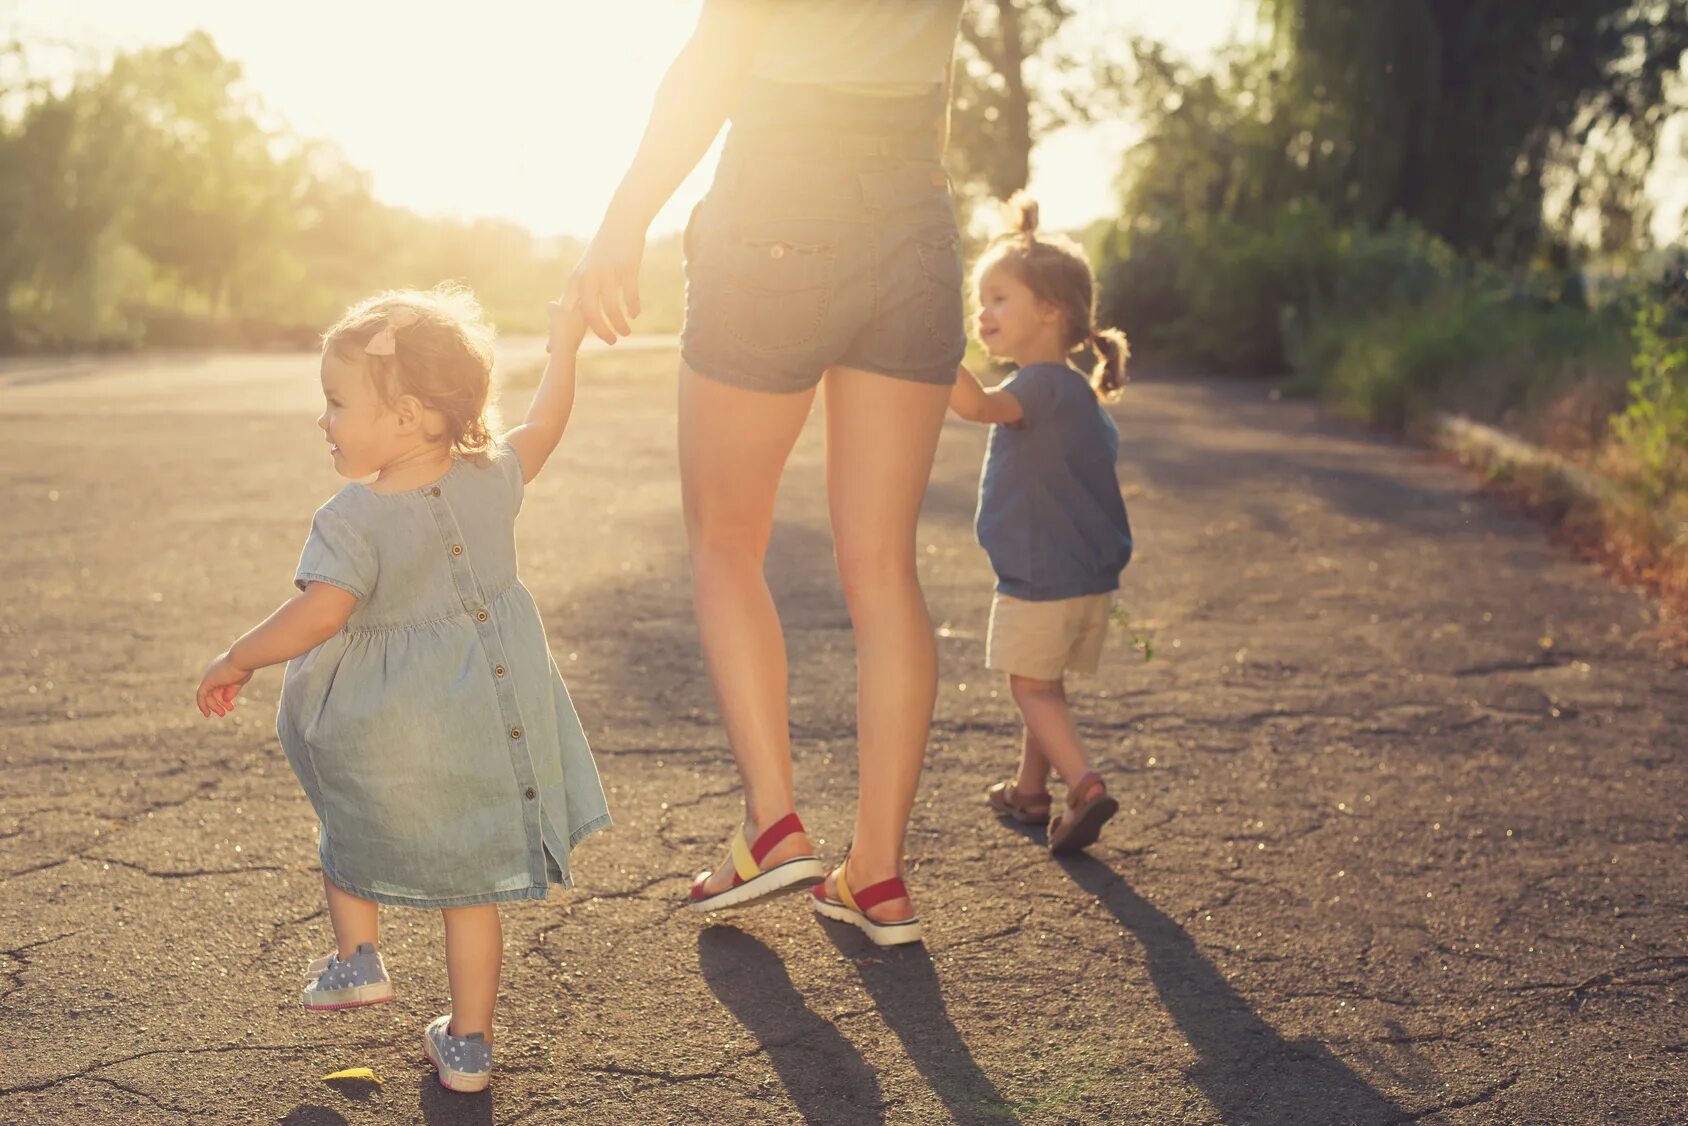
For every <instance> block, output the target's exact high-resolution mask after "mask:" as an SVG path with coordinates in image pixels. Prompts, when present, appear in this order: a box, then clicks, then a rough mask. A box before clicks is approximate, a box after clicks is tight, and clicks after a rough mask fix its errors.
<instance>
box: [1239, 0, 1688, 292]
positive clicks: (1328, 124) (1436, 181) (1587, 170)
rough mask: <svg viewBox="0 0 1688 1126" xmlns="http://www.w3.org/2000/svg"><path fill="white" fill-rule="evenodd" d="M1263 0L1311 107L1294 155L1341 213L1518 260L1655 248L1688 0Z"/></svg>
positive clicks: (1287, 83) (1281, 83) (1289, 93)
mask: <svg viewBox="0 0 1688 1126" xmlns="http://www.w3.org/2000/svg"><path fill="white" fill-rule="evenodd" d="M1261 8H1262V11H1263V13H1264V14H1265V15H1266V16H1267V18H1268V19H1269V20H1270V21H1271V24H1272V28H1273V32H1274V38H1273V41H1272V44H1271V50H1272V59H1273V65H1274V68H1275V70H1274V72H1275V74H1276V75H1277V81H1276V82H1275V84H1274V85H1275V98H1276V101H1277V102H1278V103H1279V104H1283V105H1289V106H1293V107H1295V113H1294V116H1295V117H1296V118H1297V119H1298V120H1299V121H1300V123H1301V127H1302V128H1303V129H1304V130H1305V133H1304V134H1301V135H1298V136H1297V137H1296V139H1295V144H1294V146H1293V147H1292V148H1291V149H1289V150H1285V151H1287V152H1288V154H1289V155H1290V156H1291V158H1292V160H1293V162H1294V163H1296V164H1297V165H1298V166H1299V167H1300V169H1301V170H1302V176H1301V179H1302V180H1304V181H1305V182H1306V183H1307V184H1308V185H1309V187H1311V188H1312V189H1313V190H1316V191H1318V194H1319V198H1320V199H1321V200H1323V201H1325V202H1326V203H1328V204H1330V205H1332V206H1333V207H1334V208H1336V213H1337V216H1338V219H1339V221H1341V222H1342V223H1344V224H1350V223H1358V224H1362V225H1368V226H1375V225H1378V224H1381V223H1384V222H1386V221H1388V220H1389V219H1390V218H1391V217H1393V216H1396V215H1400V216H1402V217H1404V218H1407V219H1409V220H1411V221H1413V222H1415V223H1417V224H1419V225H1420V226H1422V227H1424V228H1425V229H1426V230H1428V231H1431V232H1432V233H1434V234H1435V235H1437V237H1439V238H1441V239H1443V240H1444V241H1446V242H1447V243H1449V244H1450V245H1451V246H1453V247H1454V248H1455V249H1456V250H1458V251H1460V252H1461V253H1462V254H1467V255H1475V256H1478V257H1481V258H1484V259H1487V260H1492V261H1499V262H1502V263H1505V264H1508V265H1523V264H1525V263H1528V262H1530V261H1531V260H1532V259H1534V258H1535V257H1536V256H1537V255H1538V254H1539V253H1540V252H1542V251H1544V250H1546V251H1548V252H1549V253H1558V252H1560V249H1561V248H1562V247H1563V246H1565V245H1569V244H1573V243H1582V244H1586V245H1588V246H1589V247H1590V249H1593V250H1595V251H1597V252H1602V253H1607V254H1617V255H1628V254H1633V252H1634V251H1636V250H1637V249H1639V244H1640V243H1641V242H1642V241H1643V239H1644V235H1643V232H1644V231H1645V228H1646V220H1647V217H1648V206H1649V205H1648V201H1647V197H1646V194H1645V192H1644V190H1643V188H1644V184H1645V181H1646V179H1647V175H1648V172H1649V171H1650V169H1651V167H1652V164H1653V158H1654V155H1655V152H1656V149H1657V142H1658V137H1659V130H1660V127H1661V126H1662V125H1663V123H1664V121H1665V119H1666V118H1667V117H1668V116H1669V115H1670V114H1671V112H1673V109H1674V108H1680V104H1681V103H1680V101H1679V100H1677V99H1676V98H1675V95H1677V94H1679V93H1680V92H1681V90H1682V88H1683V86H1682V63H1683V56H1684V52H1688V7H1684V6H1683V5H1682V4H1681V3H1680V2H1671V0H1534V2H1532V3H1529V4H1520V3H1516V2H1514V0H1466V2H1463V3H1457V4H1455V3H1447V2H1445V0H1390V2H1389V3H1379V4H1355V3H1352V2H1351V0H1261ZM1673 102H1674V103H1675V104H1674V106H1673ZM1331 185H1336V186H1338V187H1339V189H1340V191H1339V192H1338V193H1336V194H1332V193H1331V192H1330V191H1329V186H1331ZM1544 205H1546V206H1545V209H1544Z"/></svg>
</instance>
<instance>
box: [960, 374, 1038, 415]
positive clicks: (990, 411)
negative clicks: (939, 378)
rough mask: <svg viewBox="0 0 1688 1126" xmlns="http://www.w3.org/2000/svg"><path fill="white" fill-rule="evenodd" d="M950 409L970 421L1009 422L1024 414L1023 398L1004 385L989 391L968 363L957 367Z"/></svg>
mask: <svg viewBox="0 0 1688 1126" xmlns="http://www.w3.org/2000/svg"><path fill="white" fill-rule="evenodd" d="M950 409H951V410H953V411H954V412H955V413H956V414H958V415H960V416H961V417H962V418H965V419H967V420H968V421H970V422H992V423H1002V424H1007V423H1011V422H1019V421H1020V420H1021V419H1022V418H1024V417H1025V412H1024V411H1023V410H1021V409H1020V400H1018V399H1016V398H1015V397H1014V393H1013V392H1012V391H1004V390H1002V389H1001V388H997V389H996V390H992V391H986V390H985V389H984V388H983V387H981V386H980V385H979V381H978V379H976V378H975V377H974V375H973V373H972V372H970V371H968V370H967V369H966V368H965V367H960V368H957V369H956V372H955V389H954V390H953V391H951V392H950Z"/></svg>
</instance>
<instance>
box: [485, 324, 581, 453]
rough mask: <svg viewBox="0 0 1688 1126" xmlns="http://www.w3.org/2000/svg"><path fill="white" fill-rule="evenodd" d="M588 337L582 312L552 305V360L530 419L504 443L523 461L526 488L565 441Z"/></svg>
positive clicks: (505, 438)
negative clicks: (583, 345)
mask: <svg viewBox="0 0 1688 1126" xmlns="http://www.w3.org/2000/svg"><path fill="white" fill-rule="evenodd" d="M585 335H586V318H585V317H583V316H581V315H580V313H579V312H564V311H562V310H560V309H559V308H558V306H557V305H556V304H552V306H551V341H550V343H548V344H547V345H546V346H545V350H546V351H547V352H549V353H550V354H551V358H550V359H549V360H547V361H546V362H545V375H544V377H543V378H541V379H540V381H539V389H538V390H537V391H535V392H534V393H533V402H532V404H530V405H529V406H528V412H527V418H526V419H524V420H523V422H522V424H521V425H520V426H518V427H516V428H515V429H514V430H512V431H510V432H509V433H508V434H506V435H504V440H505V441H507V442H509V443H510V445H511V446H513V447H514V448H515V451H516V456H517V457H519V458H521V462H522V483H523V484H526V483H527V482H529V481H531V480H533V479H534V478H535V477H537V476H539V470H540V469H541V468H542V467H543V466H544V465H545V461H546V459H547V458H549V457H550V456H551V451H552V450H555V449H556V448H557V443H558V442H560V441H562V440H563V430H564V428H565V427H567V426H568V424H569V414H570V412H572V411H573V410H574V368H575V357H576V354H577V353H578V352H579V351H580V341H581V338H583V337H584V336H585Z"/></svg>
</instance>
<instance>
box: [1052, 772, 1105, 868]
mask: <svg viewBox="0 0 1688 1126" xmlns="http://www.w3.org/2000/svg"><path fill="white" fill-rule="evenodd" d="M1118 812H1119V801H1118V800H1117V799H1116V798H1114V797H1113V796H1112V795H1111V794H1109V793H1108V787H1107V786H1106V785H1105V784H1104V783H1103V782H1102V776H1101V775H1100V774H1097V773H1096V772H1095V771H1091V772H1090V773H1089V774H1086V775H1085V776H1084V777H1083V778H1080V779H1079V780H1078V781H1077V782H1075V783H1073V784H1072V785H1071V786H1069V787H1067V806H1066V808H1065V809H1063V810H1062V811H1061V812H1060V813H1058V814H1056V815H1055V819H1054V820H1053V821H1051V822H1050V823H1049V851H1050V852H1052V853H1054V854H1055V855H1056V856H1067V855H1070V854H1072V853H1075V852H1078V851H1080V850H1081V849H1084V848H1087V847H1089V846H1090V845H1093V844H1095V843H1096V838H1097V837H1099V836H1101V835H1102V826H1103V825H1106V824H1107V823H1108V822H1109V820H1111V819H1112V818H1113V816H1114V814H1116V813H1118Z"/></svg>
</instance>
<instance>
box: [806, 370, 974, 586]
mask: <svg viewBox="0 0 1688 1126" xmlns="http://www.w3.org/2000/svg"><path fill="white" fill-rule="evenodd" d="M949 394H950V389H949V388H948V387H946V386H942V385H937V384H930V383H917V382H914V381H911V380H907V379H896V378H892V377H890V376H885V375H880V374H877V373H875V372H869V371H862V370H860V369H857V368H846V367H835V368H832V369H830V370H829V371H828V372H827V374H826V472H827V503H828V507H829V509H830V513H831V517H832V536H833V543H834V545H835V548H836V551H837V553H838V564H839V569H840V571H841V572H842V573H843V576H844V581H845V583H846V586H848V585H849V584H850V583H851V582H852V578H853V577H855V578H860V579H863V580H869V579H871V578H872V577H874V574H875V573H876V572H877V573H883V572H886V571H902V570H906V569H907V568H909V567H910V566H912V563H913V559H914V535H915V525H916V523H917V522H918V520H919V517H920V502H921V500H922V498H923V497H924V496H925V494H926V482H927V478H928V477H930V476H931V473H932V458H933V455H934V453H935V452H936V450H937V446H938V434H939V431H941V430H942V429H943V423H944V412H945V411H946V410H947V409H948V406H949Z"/></svg>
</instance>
